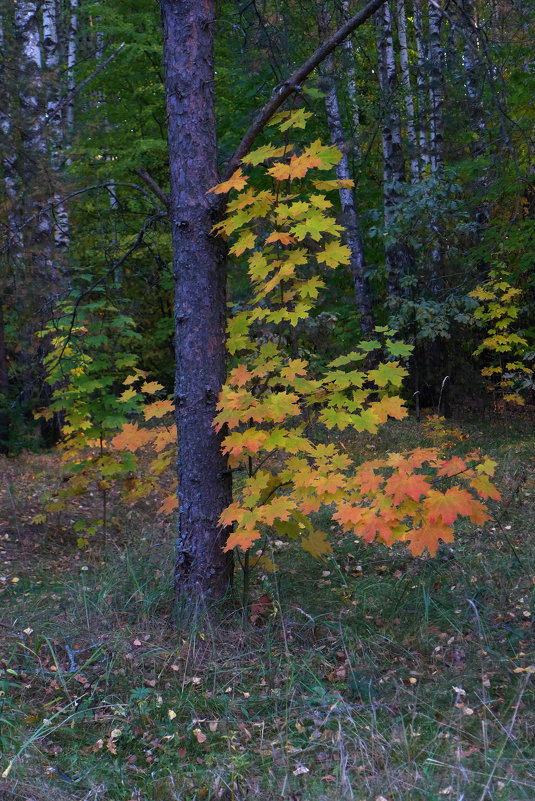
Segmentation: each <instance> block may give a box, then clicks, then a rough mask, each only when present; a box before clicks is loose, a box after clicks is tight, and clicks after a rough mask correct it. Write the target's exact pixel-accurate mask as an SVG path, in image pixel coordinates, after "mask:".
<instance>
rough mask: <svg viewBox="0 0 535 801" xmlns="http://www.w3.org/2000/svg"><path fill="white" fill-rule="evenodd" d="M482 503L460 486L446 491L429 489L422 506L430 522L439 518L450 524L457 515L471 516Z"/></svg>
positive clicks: (434, 521)
mask: <svg viewBox="0 0 535 801" xmlns="http://www.w3.org/2000/svg"><path fill="white" fill-rule="evenodd" d="M478 507H481V508H482V504H480V503H479V501H476V499H475V498H474V497H473V496H472V495H471V494H470V493H469V492H468V490H465V489H461V488H460V487H451V488H450V489H447V490H446V492H440V491H439V490H434V489H432V490H430V491H429V494H428V496H427V498H425V500H424V508H425V511H426V515H427V519H428V520H429V522H430V523H436V522H437V521H439V520H441V521H442V522H443V523H445V524H446V525H451V524H452V523H453V522H455V520H456V519H457V518H458V517H459V516H462V517H470V518H471V517H472V515H473V514H474V513H476V512H477V510H478Z"/></svg>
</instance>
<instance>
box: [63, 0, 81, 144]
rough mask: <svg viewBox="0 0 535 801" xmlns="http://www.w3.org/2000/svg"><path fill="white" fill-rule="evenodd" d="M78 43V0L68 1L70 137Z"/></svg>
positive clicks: (68, 114) (68, 120)
mask: <svg viewBox="0 0 535 801" xmlns="http://www.w3.org/2000/svg"><path fill="white" fill-rule="evenodd" d="M77 42H78V0H70V15H69V33H68V37H67V91H68V92H69V102H68V103H67V109H66V113H65V117H66V123H67V130H68V131H69V133H70V134H71V135H72V131H73V128H74V97H73V94H72V93H73V92H74V88H75V86H76V81H75V74H74V69H75V67H76V51H77Z"/></svg>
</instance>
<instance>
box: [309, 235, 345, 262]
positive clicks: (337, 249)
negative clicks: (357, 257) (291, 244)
mask: <svg viewBox="0 0 535 801" xmlns="http://www.w3.org/2000/svg"><path fill="white" fill-rule="evenodd" d="M316 259H317V260H318V261H319V262H323V263H324V264H326V265H327V266H328V267H337V266H338V265H339V264H349V262H350V260H351V251H350V249H349V248H348V247H347V245H342V243H341V242H339V241H338V240H337V239H333V241H332V242H329V243H328V244H327V245H325V248H324V249H323V250H321V251H320V252H319V253H316Z"/></svg>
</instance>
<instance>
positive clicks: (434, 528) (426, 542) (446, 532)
mask: <svg viewBox="0 0 535 801" xmlns="http://www.w3.org/2000/svg"><path fill="white" fill-rule="evenodd" d="M453 539H454V536H453V528H452V527H451V526H447V525H445V523H440V522H436V523H428V522H425V523H424V524H423V525H422V527H421V528H416V529H412V530H411V531H407V532H406V533H405V534H403V536H402V537H400V540H401V541H406V542H408V545H409V550H410V552H411V553H412V555H413V556H420V555H421V554H422V553H423V552H424V551H425V549H426V548H427V550H428V551H429V555H430V556H434V555H435V554H436V552H437V548H438V546H439V545H440V540H442V541H443V542H453Z"/></svg>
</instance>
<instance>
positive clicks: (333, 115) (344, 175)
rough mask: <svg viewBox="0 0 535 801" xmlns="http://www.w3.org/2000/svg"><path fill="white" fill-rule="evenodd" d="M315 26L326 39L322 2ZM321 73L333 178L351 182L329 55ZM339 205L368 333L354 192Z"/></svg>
mask: <svg viewBox="0 0 535 801" xmlns="http://www.w3.org/2000/svg"><path fill="white" fill-rule="evenodd" d="M318 27H319V31H320V35H321V36H322V37H323V38H326V36H327V34H328V31H329V28H330V18H329V13H328V10H327V8H326V5H325V4H324V3H321V4H320V8H319V15H318ZM321 71H322V73H323V75H324V77H325V81H326V84H327V86H326V94H325V111H326V115H327V125H328V128H329V135H330V139H331V142H332V144H333V145H336V147H337V148H338V149H339V150H340V152H341V153H342V158H341V159H340V161H339V162H338V164H337V165H336V175H337V177H338V178H341V179H344V180H347V179H351V170H350V168H349V159H348V156H347V148H346V141H345V140H346V137H345V132H344V128H343V124H342V115H341V113H340V104H339V100H338V86H337V79H336V67H335V63H334V58H333V55H332V53H331V54H330V55H329V56H327V58H326V59H325V61H324V62H323V64H322V67H321ZM340 203H341V206H342V219H341V223H342V225H343V226H344V237H345V241H346V244H347V246H348V247H349V249H350V251H351V262H350V265H349V269H350V271H351V277H352V279H353V287H354V291H355V303H356V306H357V309H358V311H359V315H360V326H361V328H362V331H363V332H365V333H370V332H371V331H372V330H373V317H372V303H371V297H370V287H369V283H368V280H367V278H366V276H365V266H366V265H365V259H364V248H363V245H362V236H361V226H360V219H359V214H358V211H357V205H356V198H355V192H354V189H340Z"/></svg>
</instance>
